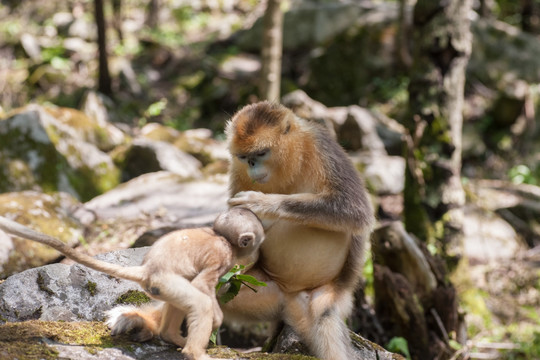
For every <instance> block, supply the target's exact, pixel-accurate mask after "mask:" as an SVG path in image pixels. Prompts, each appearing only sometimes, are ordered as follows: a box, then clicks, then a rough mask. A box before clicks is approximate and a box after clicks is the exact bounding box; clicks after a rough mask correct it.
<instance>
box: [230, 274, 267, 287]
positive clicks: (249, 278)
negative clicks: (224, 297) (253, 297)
mask: <svg viewBox="0 0 540 360" xmlns="http://www.w3.org/2000/svg"><path fill="white" fill-rule="evenodd" d="M236 278H237V279H238V280H240V281H242V282H246V283H248V284H251V285H255V286H266V283H265V282H262V281H259V280H257V279H256V278H254V277H253V276H251V275H245V274H238V275H236Z"/></svg>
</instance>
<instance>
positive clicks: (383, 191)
mask: <svg viewBox="0 0 540 360" xmlns="http://www.w3.org/2000/svg"><path fill="white" fill-rule="evenodd" d="M351 159H352V161H353V163H354V164H355V165H356V167H357V168H358V169H359V171H360V173H361V174H362V176H363V178H364V180H365V181H366V185H367V187H368V189H369V190H370V191H371V192H372V193H374V194H377V195H397V194H401V193H402V192H403V189H404V188H405V159H404V158H402V157H400V156H388V155H386V154H383V153H356V154H352V155H351Z"/></svg>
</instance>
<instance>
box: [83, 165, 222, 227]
mask: <svg viewBox="0 0 540 360" xmlns="http://www.w3.org/2000/svg"><path fill="white" fill-rule="evenodd" d="M227 199H228V191H227V180H226V178H224V179H223V181H217V180H215V181H208V180H199V181H186V179H185V178H184V177H182V176H180V175H178V174H174V173H171V172H167V171H159V172H154V173H149V174H144V175H141V176H139V177H137V178H135V179H132V180H130V181H128V182H126V183H124V184H121V185H119V186H118V187H116V188H115V189H113V190H111V191H109V192H107V193H105V194H103V195H100V196H97V197H95V198H94V199H92V200H91V201H89V202H87V203H85V204H84V206H83V207H82V208H81V209H79V210H78V211H77V213H75V216H78V217H79V218H80V219H81V221H82V220H83V219H82V217H84V216H87V215H88V214H89V213H91V214H94V215H95V216H97V217H98V218H99V219H101V220H109V221H110V220H122V219H123V220H128V219H135V218H137V217H139V216H140V215H141V213H146V214H152V213H154V214H155V213H164V214H166V215H165V216H164V217H163V218H162V219H161V221H162V224H163V225H170V224H175V225H178V224H179V223H182V222H185V223H189V224H190V225H206V224H209V223H211V222H213V221H214V219H215V217H216V215H217V214H218V213H220V212H221V211H224V210H225V209H227ZM83 222H85V223H87V222H88V221H83Z"/></svg>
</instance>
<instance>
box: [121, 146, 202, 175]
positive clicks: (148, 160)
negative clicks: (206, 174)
mask: <svg viewBox="0 0 540 360" xmlns="http://www.w3.org/2000/svg"><path fill="white" fill-rule="evenodd" d="M116 161H117V162H118V163H119V166H120V168H121V169H122V180H123V181H127V180H130V179H133V178H136V177H137V176H139V175H142V174H146V173H151V172H156V171H162V170H165V171H169V172H171V173H174V174H177V175H178V176H181V177H182V178H183V179H198V178H201V177H202V173H201V171H200V168H201V163H200V161H198V160H197V159H195V158H194V157H193V156H191V155H188V154H186V153H185V152H183V151H182V150H180V149H178V148H177V147H175V146H174V145H172V144H169V143H167V142H164V141H155V140H149V139H145V138H136V139H135V140H133V142H132V143H131V144H130V145H128V146H127V148H126V149H125V150H124V152H123V153H122V154H120V156H116Z"/></svg>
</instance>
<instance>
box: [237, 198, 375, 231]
mask: <svg viewBox="0 0 540 360" xmlns="http://www.w3.org/2000/svg"><path fill="white" fill-rule="evenodd" d="M229 205H231V206H242V207H246V208H248V209H249V210H251V211H253V212H254V213H255V214H257V215H259V216H260V217H262V218H263V219H264V218H270V219H286V220H290V221H295V222H298V223H301V224H304V225H306V226H311V227H316V228H321V229H325V230H330V231H343V230H344V229H347V230H349V231H352V232H353V233H357V232H364V231H366V230H367V229H371V227H372V226H373V224H372V221H373V216H372V212H371V204H369V203H367V199H366V198H365V197H358V195H357V194H355V195H354V197H350V196H349V197H348V196H339V195H336V194H312V193H299V194H291V195H282V194H265V193H262V192H258V191H241V192H239V193H237V194H236V195H235V196H234V197H232V198H231V199H229Z"/></svg>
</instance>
